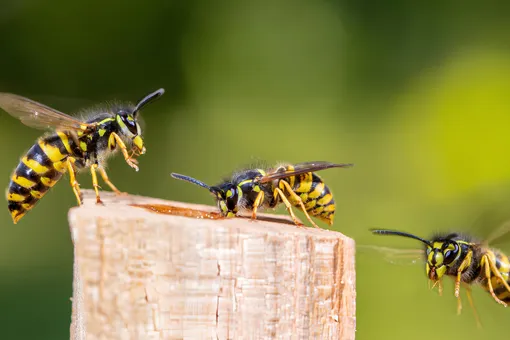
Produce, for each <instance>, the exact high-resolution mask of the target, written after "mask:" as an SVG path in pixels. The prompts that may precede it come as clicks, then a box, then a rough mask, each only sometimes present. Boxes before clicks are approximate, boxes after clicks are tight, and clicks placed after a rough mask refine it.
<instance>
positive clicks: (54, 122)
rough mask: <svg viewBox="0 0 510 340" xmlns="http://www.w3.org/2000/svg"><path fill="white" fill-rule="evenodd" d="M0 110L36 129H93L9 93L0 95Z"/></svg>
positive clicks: (42, 105) (72, 118) (69, 117)
mask: <svg viewBox="0 0 510 340" xmlns="http://www.w3.org/2000/svg"><path fill="white" fill-rule="evenodd" d="M0 108H1V109H3V110H4V111H5V112H7V113H8V114H10V115H11V116H13V117H15V118H18V119H19V120H20V121H21V122H22V123H23V124H25V125H27V126H30V127H33V128H36V129H58V130H87V129H92V128H93V127H95V125H94V124H88V123H85V122H82V121H80V120H78V119H76V118H74V117H71V116H69V115H66V114H65V113H62V112H60V111H57V110H54V109H52V108H50V107H48V106H46V105H44V104H41V103H38V102H35V101H33V100H30V99H28V98H25V97H21V96H18V95H15V94H11V93H0Z"/></svg>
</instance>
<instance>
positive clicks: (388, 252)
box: [356, 245, 424, 265]
mask: <svg viewBox="0 0 510 340" xmlns="http://www.w3.org/2000/svg"><path fill="white" fill-rule="evenodd" d="M356 251H357V252H360V253H367V254H371V255H372V254H373V255H375V256H377V257H378V258H381V257H382V258H383V259H384V260H385V261H387V262H389V263H391V264H396V265H414V264H417V263H423V261H424V250H423V249H397V248H389V247H379V246H374V245H358V246H356Z"/></svg>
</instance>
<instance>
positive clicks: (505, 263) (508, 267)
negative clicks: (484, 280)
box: [483, 250, 510, 303]
mask: <svg viewBox="0 0 510 340" xmlns="http://www.w3.org/2000/svg"><path fill="white" fill-rule="evenodd" d="M487 252H488V253H492V254H494V258H495V259H496V261H495V262H496V268H497V269H498V271H499V273H500V274H501V276H502V277H503V278H504V279H505V280H506V282H507V283H508V284H509V285H510V261H509V259H508V257H507V256H506V255H504V254H501V253H499V252H494V251H492V250H488V251H487ZM491 257H492V256H491ZM491 281H492V287H493V289H494V294H496V296H497V297H498V299H500V300H501V301H503V302H506V303H510V291H508V289H507V288H506V287H505V285H504V284H503V282H501V280H498V279H497V278H496V277H492V279H491ZM483 287H484V289H485V290H487V291H488V290H489V288H488V285H487V284H484V285H483Z"/></svg>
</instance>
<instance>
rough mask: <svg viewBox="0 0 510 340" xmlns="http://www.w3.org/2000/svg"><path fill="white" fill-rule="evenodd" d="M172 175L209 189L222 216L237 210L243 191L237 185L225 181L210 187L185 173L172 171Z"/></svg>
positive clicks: (234, 213)
mask: <svg viewBox="0 0 510 340" xmlns="http://www.w3.org/2000/svg"><path fill="white" fill-rule="evenodd" d="M172 177H173V178H175V179H180V180H182V181H186V182H190V183H193V184H196V185H198V186H201V187H202V188H205V189H207V190H209V192H210V193H211V194H212V195H213V196H214V198H215V199H216V202H217V204H218V208H219V209H220V212H221V214H222V215H223V216H225V217H234V216H235V215H236V214H237V211H238V210H239V200H240V199H241V198H242V196H243V192H242V190H241V188H240V187H239V186H236V185H235V184H233V183H231V182H225V183H223V184H220V185H219V186H214V187H210V186H208V185H207V184H205V183H204V182H202V181H199V180H198V179H196V178H193V177H189V176H186V175H181V174H176V173H172Z"/></svg>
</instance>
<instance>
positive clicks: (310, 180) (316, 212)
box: [172, 162, 352, 228]
mask: <svg viewBox="0 0 510 340" xmlns="http://www.w3.org/2000/svg"><path fill="white" fill-rule="evenodd" d="M350 166H352V164H334V163H329V162H308V163H300V164H296V165H291V164H283V165H280V166H277V167H276V168H273V169H269V170H268V171H266V170H263V169H248V170H243V171H240V172H237V173H235V174H234V175H233V176H232V177H231V179H229V180H227V181H224V182H223V183H221V184H219V185H217V186H212V187H210V186H208V185H207V184H205V183H203V182H201V181H199V180H197V179H194V178H192V177H189V176H185V175H180V174H176V173H172V177H173V178H176V179H180V180H184V181H187V182H190V183H193V184H196V185H199V186H201V187H203V188H206V189H207V190H209V191H210V192H211V193H212V194H213V196H214V197H215V198H216V200H217V203H218V208H219V209H220V211H221V214H222V215H223V216H225V217H233V216H235V215H236V214H237V212H238V211H242V210H247V211H251V212H252V219H256V218H257V210H258V209H261V208H275V207H276V206H277V205H278V204H279V203H282V202H283V203H284V204H285V206H286V207H287V210H288V211H289V214H290V216H291V217H292V220H293V221H294V223H295V224H296V225H301V223H299V220H298V219H297V217H296V216H295V215H294V212H293V211H292V206H294V207H297V208H298V209H300V210H301V211H303V212H304V214H305V216H306V218H307V219H308V221H310V223H311V224H312V225H313V226H314V227H316V228H319V227H318V226H317V225H316V224H315V223H314V222H313V220H312V219H311V217H310V215H311V216H314V217H316V218H318V219H320V220H322V221H324V222H326V223H328V224H329V225H331V224H333V220H334V217H335V201H334V199H333V194H332V193H331V191H330V190H329V188H328V187H327V186H326V184H324V182H323V181H322V179H321V178H320V177H319V176H318V175H317V174H315V173H314V171H320V170H325V169H329V168H345V167H350Z"/></svg>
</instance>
